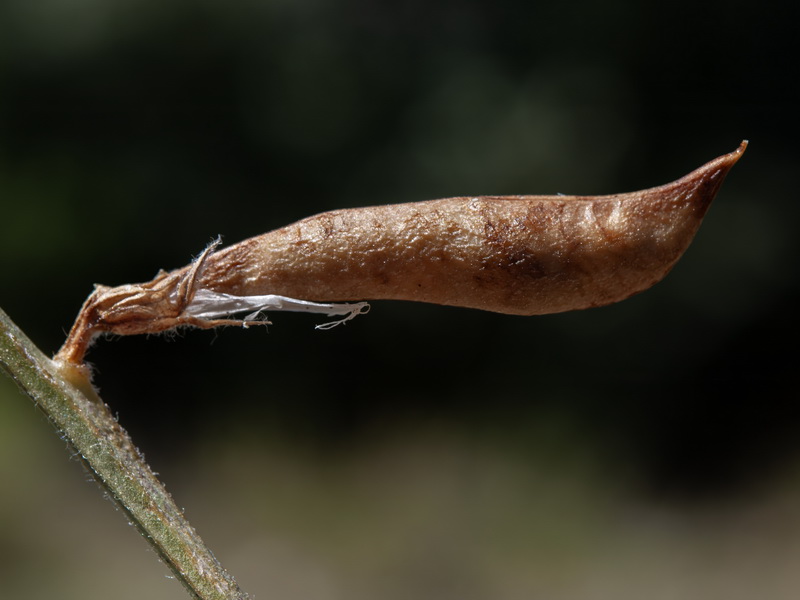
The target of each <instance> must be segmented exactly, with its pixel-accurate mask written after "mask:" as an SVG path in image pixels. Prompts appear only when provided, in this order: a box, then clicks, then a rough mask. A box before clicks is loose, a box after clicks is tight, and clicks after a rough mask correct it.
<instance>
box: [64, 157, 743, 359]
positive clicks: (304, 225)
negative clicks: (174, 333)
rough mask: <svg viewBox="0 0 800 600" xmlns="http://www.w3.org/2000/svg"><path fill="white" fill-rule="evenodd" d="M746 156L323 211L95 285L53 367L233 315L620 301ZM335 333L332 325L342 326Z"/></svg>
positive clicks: (530, 310) (667, 261) (521, 308)
mask: <svg viewBox="0 0 800 600" xmlns="http://www.w3.org/2000/svg"><path fill="white" fill-rule="evenodd" d="M746 147H747V142H746V141H745V142H742V143H741V145H740V146H739V148H738V149H736V150H735V151H734V152H731V153H730V154H726V155H724V156H721V157H719V158H717V159H715V160H713V161H711V162H709V163H708V164H706V165H704V166H702V167H700V168H699V169H697V170H696V171H693V172H692V173H690V174H689V175H686V176H685V177H683V178H681V179H678V180H677V181H675V182H673V183H669V184H667V185H663V186H660V187H655V188H651V189H648V190H643V191H638V192H632V193H627V194H614V195H609V196H477V197H460V198H448V199H444V200H431V201H427V202H415V203H407V204H394V205H387V206H371V207H365V208H354V209H345V210H334V211H330V212H326V213H322V214H319V215H316V216H313V217H309V218H307V219H303V220H302V221H298V222H297V223H294V224H292V225H288V226H286V227H283V228H281V229H276V230H274V231H271V232H269V233H265V234H263V235H260V236H257V237H254V238H250V239H248V240H244V241H242V242H239V243H238V244H234V245H233V246H230V247H228V248H224V249H222V250H216V246H217V244H216V243H215V244H213V245H212V246H209V247H208V248H207V249H206V250H205V252H203V254H202V255H201V256H200V257H198V258H197V259H196V260H195V261H193V262H192V263H191V264H190V265H188V266H186V267H183V268H182V269H177V270H175V271H172V272H169V273H166V272H161V273H160V274H159V275H158V276H157V277H156V278H155V279H154V280H153V281H151V282H148V283H143V284H135V285H123V286H119V287H114V288H109V287H106V286H96V289H95V291H94V293H93V294H92V295H91V296H89V298H88V299H87V300H86V303H85V304H84V306H83V308H82V309H81V312H80V314H79V315H78V318H77V320H76V322H75V325H74V326H73V328H72V331H71V332H70V334H69V337H68V338H67V341H66V343H65V344H64V346H63V347H62V349H61V350H60V351H59V352H58V354H57V355H56V360H59V361H62V362H64V363H68V364H72V365H80V364H81V363H82V361H83V357H84V354H85V352H86V350H87V348H88V346H89V344H90V343H91V341H92V339H93V338H94V337H95V336H96V335H97V334H99V333H104V332H109V333H114V334H120V335H129V334H137V333H157V332H161V331H166V330H168V329H172V328H174V327H178V326H181V325H192V326H196V327H201V328H209V327H216V326H219V325H231V324H236V325H245V326H247V325H248V324H250V323H253V322H254V321H253V320H252V317H253V315H251V316H250V317H245V318H244V319H230V318H222V319H220V318H218V317H229V316H231V315H233V314H236V313H238V312H241V311H248V312H252V311H255V312H258V311H259V310H260V309H271V310H310V311H314V312H325V313H328V314H331V315H336V314H338V315H345V317H344V318H343V319H342V321H344V320H348V319H350V318H352V317H353V316H354V315H355V314H359V313H361V312H365V311H366V309H367V306H366V304H365V303H364V302H359V303H358V304H338V303H341V302H347V301H355V300H358V301H362V300H380V299H394V300H413V301H418V302H431V303H435V304H445V305H451V306H462V307H469V308H477V309H481V310H488V311H494V312H499V313H508V314H516V315H539V314H546V313H557V312H562V311H568V310H577V309H584V308H589V307H593V306H602V305H605V304H610V303H612V302H617V301H619V300H624V299H625V298H628V297H629V296H631V295H633V294H636V293H638V292H641V291H643V290H646V289H647V288H649V287H651V286H652V285H653V284H655V283H657V282H658V281H660V280H661V279H662V278H663V277H664V276H665V275H666V274H667V273H668V272H669V270H670V269H671V268H672V266H673V265H674V264H675V262H676V261H677V260H678V258H680V256H681V255H682V254H683V252H684V251H685V250H686V248H687V247H688V246H689V243H690V242H691V241H692V238H693V237H694V235H695V233H696V231H697V229H698V227H699V226H700V222H701V221H702V219H703V216H704V215H705V213H706V211H707V209H708V207H709V205H710V204H711V201H712V200H713V198H714V196H715V195H716V193H717V191H718V190H719V187H720V185H721V184H722V181H723V179H724V178H725V175H726V174H727V173H728V171H729V170H730V168H731V167H732V166H733V165H734V164H735V163H736V161H737V160H738V159H739V158H740V157H741V155H742V153H743V152H744V151H745V148H746ZM339 322H341V321H339Z"/></svg>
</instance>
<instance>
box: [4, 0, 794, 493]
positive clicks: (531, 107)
mask: <svg viewBox="0 0 800 600" xmlns="http://www.w3.org/2000/svg"><path fill="white" fill-rule="evenodd" d="M793 17H794V15H793V14H789V13H788V11H787V10H786V9H781V8H780V7H779V6H778V7H772V8H771V9H769V10H767V9H766V7H765V6H764V5H763V4H758V3H744V2H725V3H723V2H710V3H704V4H702V5H697V4H696V3H688V2H687V3H681V2H679V3H671V4H668V5H663V4H652V3H651V4H647V3H635V2H629V1H627V2H626V1H620V2H605V3H593V2H574V3H568V4H563V3H562V4H555V3H548V4H544V3H537V2H511V1H504V2H492V3H488V2H436V3H430V2H404V3H374V2H366V1H364V0H343V1H337V2H330V3H326V2H319V1H304V2H264V3H256V2H246V1H244V0H242V1H238V2H230V3H212V2H172V3H166V4H163V3H155V2H122V3H96V2H81V3H76V4H74V5H70V4H58V3H48V2H21V1H20V2H5V3H3V5H2V6H1V7H0V23H1V25H0V32H1V33H0V40H2V41H0V44H1V45H2V46H1V48H2V50H0V202H2V220H0V271H1V272H2V273H3V277H2V279H3V282H2V287H1V288H0V303H2V306H3V307H4V309H5V310H6V311H7V312H8V313H9V314H10V315H11V316H12V318H14V319H15V320H16V321H17V322H18V323H19V324H20V325H21V326H22V327H23V328H24V329H25V330H26V331H28V332H29V333H30V335H31V336H32V337H33V338H34V339H35V340H36V341H37V342H38V343H39V344H40V345H41V346H42V347H43V348H45V349H46V350H48V351H55V350H56V349H57V348H58V346H59V344H60V343H61V341H62V340H63V337H64V331H65V330H66V329H67V328H68V327H69V326H70V324H71V322H72V319H73V318H74V316H75V314H76V313H77V310H78V308H79V307H80V304H81V302H82V300H83V298H84V297H85V296H86V295H87V294H88V292H89V291H90V290H91V284H92V283H93V282H102V283H105V284H110V285H114V284H120V283H126V282H132V281H142V280H147V279H149V278H151V277H152V276H153V275H154V274H155V272H156V270H157V269H158V268H162V267H163V268H172V267H177V266H180V265H182V264H184V263H186V262H187V261H188V260H189V259H190V258H191V256H192V255H193V254H196V253H197V252H199V251H200V250H201V249H202V248H203V246H204V245H205V244H206V243H207V242H208V241H209V240H210V239H212V238H213V237H214V236H216V235H217V234H222V235H223V236H224V240H225V242H226V243H232V242H235V241H238V240H240V239H242V238H244V237H248V236H251V235H256V234H258V233H261V232H264V231H267V230H269V229H272V228H275V227H278V226H281V225H283V224H286V223H288V222H291V221H293V220H296V219H299V218H302V217H304V216H307V215H309V214H312V213H315V212H319V211H322V210H327V209H331V208H339V207H349V206H360V205H367V204H380V203H388V202H399V201H414V200H423V199H430V198H436V197H445V196H454V195H465V194H483V193H492V194H506V193H555V192H563V193H611V192H619V191H628V190H632V189H637V188H642V187H649V186H651V185H657V184H661V183H665V182H667V181H669V180H672V179H675V178H677V177H678V176H680V175H683V174H684V173H686V172H688V171H689V170H691V169H693V168H695V167H696V166H699V165H700V164H701V163H702V162H704V161H706V160H709V159H711V158H713V157H715V156H717V155H719V154H722V153H724V152H728V151H731V150H732V149H733V148H735V146H736V145H737V144H738V143H739V141H740V140H741V139H743V138H749V139H750V141H751V146H750V149H749V150H748V152H747V154H746V156H745V157H744V159H743V161H742V162H741V163H740V165H738V166H737V167H736V169H735V170H734V171H733V173H732V174H731V176H730V178H729V180H728V182H727V183H726V186H725V187H724V188H723V190H722V193H721V195H720V197H719V199H718V202H717V203H716V204H715V205H714V206H713V208H712V210H711V212H710V214H709V216H708V219H707V223H706V224H704V226H703V228H702V229H701V231H700V234H699V236H698V239H697V240H696V243H695V244H694V245H693V246H692V248H691V249H690V250H689V252H688V254H687V256H686V257H685V259H684V260H683V262H681V263H680V264H679V266H678V267H677V268H676V269H675V271H674V272H673V273H672V274H671V275H670V276H669V277H668V278H667V280H666V281H665V282H664V283H663V284H661V285H659V286H657V287H656V288H655V289H654V290H652V291H650V292H648V293H646V294H644V295H642V296H639V297H636V298H634V299H632V300H630V301H627V302H625V303H622V304H620V305H616V306H612V307H608V308H603V309H597V310H593V311H588V312H582V313H574V314H564V315H554V316H546V317H541V318H519V317H509V316H502V315H493V314H481V313H478V312H475V311H469V310H460V309H451V308H442V307H435V306H417V305H411V304H403V303H391V302H376V303H374V306H373V311H372V313H371V314H370V315H369V316H368V317H363V318H359V319H358V320H356V321H354V322H352V323H351V324H349V325H348V326H347V327H342V328H338V329H336V330H334V331H331V332H327V333H323V332H317V331H314V330H313V329H312V325H313V324H314V323H315V322H317V320H315V319H312V318H309V317H304V316H293V315H288V314H273V315H271V316H272V320H273V322H274V325H273V326H272V327H271V328H270V330H269V334H265V333H263V332H262V331H252V330H251V331H236V330H226V331H221V332H218V333H208V332H186V333H185V334H181V335H180V336H178V337H179V338H180V339H178V340H174V341H170V342H167V341H166V340H164V339H157V338H151V339H146V338H139V339H121V340H119V341H114V342H101V343H99V344H98V345H97V346H96V347H95V348H94V349H93V350H92V352H91V354H90V357H89V358H90V360H91V361H92V362H93V363H94V364H95V365H96V366H97V367H98V373H99V374H98V376H97V383H98V385H99V386H100V388H101V389H102V391H103V393H104V396H105V398H106V400H107V402H109V403H110V404H111V405H112V406H113V407H114V408H115V409H116V410H118V411H119V412H120V414H122V415H123V421H124V423H126V425H127V426H128V427H129V429H131V430H132V432H133V434H134V437H135V438H136V439H137V440H139V441H140V443H141V444H142V445H143V446H144V447H145V448H153V449H156V448H157V449H158V452H169V451H170V448H168V447H165V444H162V441H163V440H164V439H165V438H166V437H169V438H170V440H172V441H171V442H170V444H174V440H175V436H176V435H177V436H178V437H179V438H180V439H181V440H182V442H181V443H186V444H194V443H198V442H199V439H198V438H199V437H200V435H199V432H203V431H205V430H206V429H207V428H208V427H209V426H210V421H212V422H213V423H214V424H216V425H217V426H220V427H224V428H229V429H230V430H231V431H235V430H236V429H237V428H238V427H246V428H254V429H259V430H260V429H263V430H264V432H265V435H270V434H278V433H280V434H281V435H287V434H288V435H289V436H290V437H292V438H293V439H296V441H297V443H299V444H309V445H312V446H314V447H318V448H320V449H324V450H325V451H330V450H333V449H341V448H345V447H347V446H348V445H349V444H351V443H352V442H353V441H354V440H358V439H359V437H360V436H363V435H365V433H367V432H369V431H370V430H371V429H372V428H374V427H375V426H378V425H379V426H380V428H385V427H392V426H393V423H404V424H408V423H411V424H413V423H416V422H426V421H429V420H444V421H447V422H453V423H457V424H459V426H463V427H465V428H468V429H469V430H474V431H475V432H476V433H479V434H480V435H484V434H485V435H490V436H491V435H497V436H498V437H499V438H500V439H502V440H503V442H504V443H508V442H509V441H511V442H512V443H514V444H518V445H519V446H520V447H526V446H527V445H528V443H529V437H530V432H531V428H534V429H535V428H537V426H536V423H538V422H540V419H541V418H543V415H547V418H548V419H556V420H558V421H565V422H568V423H570V426H569V427H570V428H573V427H575V428H577V430H578V431H580V432H581V434H580V436H579V437H580V438H581V439H584V440H585V441H587V443H591V444H596V445H597V447H598V448H600V449H603V451H607V452H609V453H610V454H612V455H614V456H615V459H614V460H621V461H623V462H625V463H627V464H628V466H629V467H630V468H631V469H633V470H635V471H636V472H638V473H641V474H644V480H646V481H647V482H648V483H647V485H652V486H655V487H656V488H658V489H662V488H667V489H670V490H673V491H676V492H680V493H684V492H689V493H692V494H693V493H695V492H712V493H713V492H717V491H720V490H721V489H725V488H726V487H727V486H730V485H733V486H738V485H741V484H746V483H748V482H749V481H751V479H752V478H753V477H760V476H762V475H763V474H764V473H765V472H769V471H770V469H771V468H772V467H774V466H776V465H777V464H779V463H781V461H782V460H784V459H785V458H786V457H787V456H789V455H791V454H792V453H793V452H794V451H795V449H796V442H795V441H794V440H795V439H796V435H795V429H796V426H797V425H798V420H799V419H800V410H798V408H797V407H796V402H795V401H794V398H793V397H792V394H791V390H792V388H793V387H794V386H793V385H791V384H792V383H793V381H792V379H793V378H790V374H791V373H792V369H793V365H794V362H795V361H794V358H793V357H792V356H791V354H792V353H791V352H790V351H787V350H784V346H783V344H784V343H786V344H788V345H789V347H791V346H792V345H793V339H794V335H792V334H793V333H796V332H797V327H796V325H797V323H796V320H797V317H796V310H795V304H796V301H797V299H798V295H797V293H798V288H797V277H796V272H797V267H796V264H795V260H796V258H797V256H798V241H797V240H798V237H797V235H796V233H795V231H794V230H795V228H796V225H795V221H796V220H797V218H798V202H797V193H796V192H795V191H793V190H795V189H796V185H797V184H796V182H795V178H796V175H797V158H798V153H797V142H796V137H795V135H794V134H795V133H796V129H797V127H796V117H795V114H796V110H797V108H796V107H797V105H798V100H799V98H798V83H797V78H796V77H794V76H790V73H789V71H790V70H791V69H790V68H789V66H788V62H789V61H790V60H791V59H790V58H789V56H790V54H791V52H792V47H793V46H795V43H794V37H795V34H794V32H793V31H792V29H793V28H794V23H795V20H794V18H793ZM154 413H157V414H158V416H159V419H158V420H157V421H154V419H153V418H152V415H153V414H154ZM220 414H222V415H224V416H223V417H222V419H221V420H220V416H219V415H220ZM573 441H574V440H571V441H570V443H572V442H573Z"/></svg>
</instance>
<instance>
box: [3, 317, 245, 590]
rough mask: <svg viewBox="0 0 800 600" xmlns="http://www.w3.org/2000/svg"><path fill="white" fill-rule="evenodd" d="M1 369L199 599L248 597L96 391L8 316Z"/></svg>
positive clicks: (4, 326) (5, 322)
mask: <svg viewBox="0 0 800 600" xmlns="http://www.w3.org/2000/svg"><path fill="white" fill-rule="evenodd" d="M0 365H2V367H3V368H4V370H6V371H7V372H8V373H9V374H10V375H11V377H12V379H14V381H16V382H17V385H19V387H20V389H21V390H22V391H23V392H24V393H25V394H27V395H28V396H30V397H31V398H32V399H33V401H34V402H35V403H36V405H37V406H38V407H39V408H40V409H41V410H42V411H43V412H44V413H45V415H47V417H48V419H49V420H50V422H51V423H53V425H54V426H55V428H56V430H57V431H58V433H59V434H60V435H61V436H63V437H64V439H66V440H67V441H68V442H69V444H70V445H71V446H72V447H73V448H74V450H75V451H76V453H77V454H78V455H79V456H80V457H81V459H82V460H83V462H84V463H85V464H86V466H87V467H88V469H89V470H90V472H91V473H92V474H93V475H94V477H95V479H97V481H98V482H99V483H100V485H101V486H102V487H103V488H104V489H105V490H106V491H107V492H108V493H109V495H110V496H111V497H112V498H113V499H114V501H115V502H117V504H118V505H119V506H120V507H121V508H122V509H123V510H124V511H125V512H126V513H127V515H128V517H129V518H130V520H131V521H132V522H133V524H134V525H136V527H137V528H138V529H139V531H140V532H141V533H142V535H143V536H144V537H145V539H146V540H147V541H148V542H149V543H150V544H151V545H152V546H153V548H154V549H155V550H156V552H157V553H158V555H159V556H160V557H161V558H162V559H163V560H164V562H165V563H166V564H167V566H168V567H169V568H170V569H171V570H172V572H173V573H174V574H175V576H176V577H177V578H178V580H179V581H180V582H181V583H183V585H184V586H185V587H186V589H187V590H188V591H189V593H190V594H191V595H192V596H193V597H194V598H198V599H200V600H233V599H236V600H244V599H246V598H247V597H248V596H247V595H246V594H245V593H244V592H242V591H241V590H240V589H239V586H238V585H237V584H236V582H235V581H234V580H233V577H232V576H231V575H229V574H228V573H227V572H226V571H225V570H224V569H223V568H222V565H220V563H219V562H218V561H217V559H216V558H214V555H213V554H212V553H211V551H210V550H209V549H208V548H207V547H206V546H205V544H204V543H203V541H202V540H201V539H200V537H199V536H198V535H197V533H196V532H195V531H194V529H193V528H192V527H191V525H189V522H188V521H187V520H186V518H185V517H184V516H183V513H182V512H181V511H180V510H179V509H178V507H177V506H176V505H175V502H174V501H173V500H172V497H171V496H170V495H169V493H168V492H167V490H166V489H165V488H164V486H163V485H162V484H161V482H160V481H159V480H158V479H157V478H156V476H155V475H154V474H153V471H152V470H151V469H150V467H149V466H148V465H147V463H146V462H145V460H144V458H143V457H142V455H141V453H140V452H139V451H138V449H137V448H136V446H134V444H133V442H132V441H131V439H130V437H129V436H128V434H127V433H126V432H125V430H124V429H122V427H120V425H119V424H118V423H117V421H116V420H115V419H114V417H113V416H112V414H111V412H110V411H109V410H108V407H107V406H106V405H105V404H104V403H103V402H102V400H100V398H99V397H98V396H97V394H96V393H95V391H94V389H93V388H92V386H91V384H89V382H88V381H86V380H85V379H82V376H81V375H80V374H79V373H78V372H77V371H76V373H70V372H69V371H68V370H66V371H65V369H60V368H59V367H58V365H56V363H54V362H53V361H51V360H50V359H49V358H47V357H46V356H45V355H44V354H43V353H42V352H41V351H40V350H39V349H38V348H37V347H36V346H35V345H34V344H33V342H31V340H30V339H28V338H27V337H26V336H25V334H23V333H22V331H20V329H19V328H18V327H17V326H16V325H15V324H14V323H13V322H12V321H11V319H9V318H8V315H6V313H5V312H3V311H2V309H0ZM76 384H77V385H76Z"/></svg>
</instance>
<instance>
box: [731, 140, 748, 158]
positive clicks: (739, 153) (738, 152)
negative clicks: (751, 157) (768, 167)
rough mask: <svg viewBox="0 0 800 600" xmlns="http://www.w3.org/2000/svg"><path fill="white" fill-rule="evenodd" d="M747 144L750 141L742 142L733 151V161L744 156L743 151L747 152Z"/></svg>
mask: <svg viewBox="0 0 800 600" xmlns="http://www.w3.org/2000/svg"><path fill="white" fill-rule="evenodd" d="M749 143H750V140H742V143H741V144H739V147H738V148H737V149H736V150H734V151H733V152H731V155H732V157H733V158H734V159H735V160H739V159H740V158H741V156H742V154H744V151H745V150H747V146H748V144H749Z"/></svg>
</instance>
